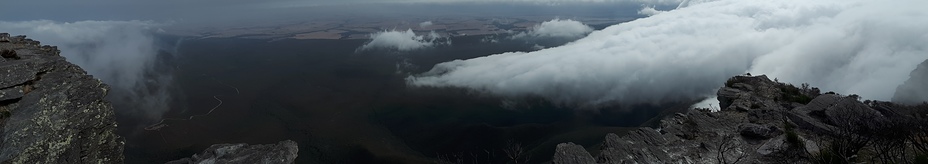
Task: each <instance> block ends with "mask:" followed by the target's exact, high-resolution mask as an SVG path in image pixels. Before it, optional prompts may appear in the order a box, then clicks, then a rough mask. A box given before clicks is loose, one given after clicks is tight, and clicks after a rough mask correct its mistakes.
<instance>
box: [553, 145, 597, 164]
mask: <svg viewBox="0 0 928 164" xmlns="http://www.w3.org/2000/svg"><path fill="white" fill-rule="evenodd" d="M551 162H553V163H556V164H593V163H596V161H595V160H593V156H590V153H589V152H587V151H586V149H583V146H580V145H577V144H574V143H570V142H568V143H560V144H557V149H555V150H554V158H553V160H552V161H551Z"/></svg>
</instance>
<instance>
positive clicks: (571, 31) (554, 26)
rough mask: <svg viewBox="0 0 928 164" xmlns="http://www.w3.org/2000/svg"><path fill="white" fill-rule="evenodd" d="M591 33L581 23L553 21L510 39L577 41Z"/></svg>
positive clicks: (561, 20)
mask: <svg viewBox="0 0 928 164" xmlns="http://www.w3.org/2000/svg"><path fill="white" fill-rule="evenodd" d="M590 32H593V27H590V26H587V25H586V24H583V22H580V21H575V20H571V19H554V20H549V21H545V22H541V24H538V25H535V26H534V27H533V28H532V29H530V30H529V31H527V32H522V33H519V34H516V35H513V36H512V38H514V39H518V38H538V39H551V38H557V39H578V38H582V37H584V36H586V34H589V33H590Z"/></svg>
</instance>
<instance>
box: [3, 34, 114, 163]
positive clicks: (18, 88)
mask: <svg viewBox="0 0 928 164" xmlns="http://www.w3.org/2000/svg"><path fill="white" fill-rule="evenodd" d="M59 53H60V51H59V50H58V49H57V48H56V47H54V46H47V45H44V46H43V45H41V44H40V43H39V42H38V41H34V40H31V39H27V38H26V37H25V36H12V37H11V36H10V35H9V34H7V33H0V56H2V57H0V163H122V162H123V144H124V141H123V139H122V138H121V137H119V136H118V135H116V121H115V120H114V113H113V112H114V111H113V107H112V105H110V103H109V102H107V101H104V100H103V97H104V96H105V95H106V93H107V90H108V86H107V85H106V84H103V82H101V81H100V80H98V79H95V78H93V77H92V76H90V75H87V73H86V72H85V71H84V70H83V69H81V68H80V67H78V66H77V65H74V64H71V63H69V62H67V61H65V59H64V57H62V56H59Z"/></svg>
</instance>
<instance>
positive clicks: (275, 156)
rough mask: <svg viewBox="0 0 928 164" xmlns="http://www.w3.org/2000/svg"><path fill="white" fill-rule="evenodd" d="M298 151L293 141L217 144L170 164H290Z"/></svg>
mask: <svg viewBox="0 0 928 164" xmlns="http://www.w3.org/2000/svg"><path fill="white" fill-rule="evenodd" d="M298 151H299V149H298V148H297V143H296V142H293V141H291V140H286V141H280V142H279V143H277V144H266V145H248V144H243V143H240V144H215V145H212V146H210V147H209V148H206V150H203V152H201V153H200V154H195V155H193V157H190V158H184V159H180V160H175V161H171V162H168V163H169V164H186V163H190V164H194V163H228V164H239V163H240V164H252V163H262V164H278V163H279V164H289V163H293V161H294V160H296V157H297V152H298Z"/></svg>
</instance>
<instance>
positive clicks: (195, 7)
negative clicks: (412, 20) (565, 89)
mask: <svg viewBox="0 0 928 164" xmlns="http://www.w3.org/2000/svg"><path fill="white" fill-rule="evenodd" d="M677 1H678V0H376V1H374V0H276V1H253V0H196V1H189V0H157V1H140V0H129V1H117V0H82V1H66V0H29V1H6V2H0V3H2V6H15V7H5V8H4V10H0V21H26V20H53V21H64V22H72V21H82V20H155V21H180V20H196V21H238V20H263V19H280V18H282V17H287V18H294V17H301V18H316V17H326V16H338V15H378V16H382V15H393V14H397V13H401V14H408V15H426V16H427V15H434V14H453V13H471V12H473V13H486V12H485V11H470V10H471V9H467V8H466V7H465V8H463V9H460V10H455V9H456V8H457V7H449V6H462V5H464V6H466V5H471V6H473V5H483V6H506V5H510V6H513V5H521V6H538V7H544V6H547V7H549V8H551V7H552V6H560V7H564V9H558V8H552V9H549V10H570V9H571V7H573V8H584V7H590V8H591V9H590V10H593V11H596V10H609V9H610V8H609V7H613V6H615V7H614V8H615V10H620V9H622V8H621V7H620V6H626V7H628V8H629V9H631V8H640V6H642V5H661V4H663V5H666V6H672V5H675V4H677V3H678V2H677ZM604 4H606V5H604ZM414 5H419V6H418V7H420V8H416V9H412V7H410V6H414ZM397 7H407V8H402V9H398V8H397ZM428 7H438V8H441V7H445V8H442V9H431V10H430V9H429V8H428ZM480 8H484V7H480ZM500 10H506V9H500ZM509 10H512V9H509ZM516 10H518V9H517V8H516ZM531 10H537V9H531ZM544 10H545V9H542V11H528V12H527V13H532V12H545V11H544ZM526 11H527V10H526ZM575 11H586V9H583V10H575ZM435 12H442V13H435Z"/></svg>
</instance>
